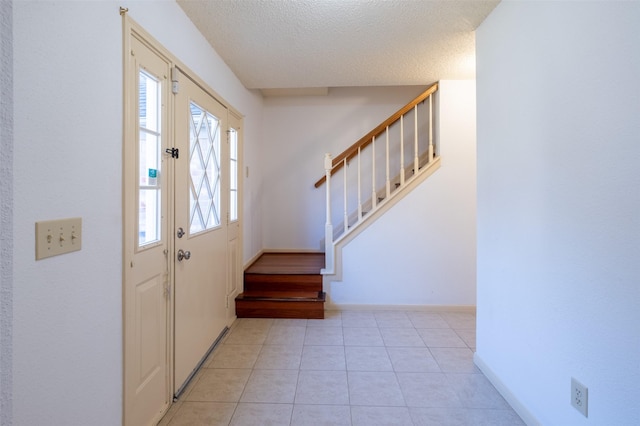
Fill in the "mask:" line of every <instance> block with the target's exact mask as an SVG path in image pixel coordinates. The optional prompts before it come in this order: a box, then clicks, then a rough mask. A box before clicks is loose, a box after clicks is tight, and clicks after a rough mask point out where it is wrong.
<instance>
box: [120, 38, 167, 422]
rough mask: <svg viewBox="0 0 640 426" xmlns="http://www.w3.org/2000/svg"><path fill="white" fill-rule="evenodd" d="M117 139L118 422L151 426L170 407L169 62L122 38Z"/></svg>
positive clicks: (137, 41)
mask: <svg viewBox="0 0 640 426" xmlns="http://www.w3.org/2000/svg"><path fill="white" fill-rule="evenodd" d="M129 41H130V51H129V52H127V53H128V55H127V56H128V58H127V59H128V61H129V62H128V65H129V67H128V72H127V74H126V77H125V78H126V82H127V88H126V91H127V93H128V94H129V98H128V101H127V104H126V106H125V111H126V112H127V120H131V121H128V125H127V127H126V129H127V133H126V134H125V140H124V182H125V185H124V188H125V189H124V216H123V217H124V265H123V269H124V285H123V292H124V308H123V310H124V324H125V327H124V401H125V407H124V423H125V425H136V426H137V425H148V424H155V423H157V422H158V421H159V420H160V418H161V417H162V415H163V414H164V412H165V410H166V409H167V407H168V406H169V404H170V403H171V387H170V384H171V383H170V368H169V366H170V362H171V361H170V351H169V348H170V346H169V341H170V340H169V337H170V332H169V326H170V322H169V321H170V317H169V312H170V311H169V303H170V302H169V301H170V299H169V294H170V289H171V288H170V285H171V282H170V266H171V265H170V260H169V258H168V255H169V244H170V241H171V238H172V237H171V235H170V231H169V222H168V217H169V214H168V213H169V208H168V207H169V197H170V194H169V183H170V180H169V175H170V172H169V168H170V164H169V163H168V162H167V159H166V157H165V155H164V154H163V152H164V150H165V148H166V146H167V144H168V141H169V134H170V130H169V129H170V127H169V120H168V117H169V116H170V114H169V104H170V102H169V96H171V95H170V90H171V89H170V86H169V80H168V78H167V77H168V75H169V71H170V70H171V66H170V63H169V62H168V60H167V58H166V57H164V56H163V55H162V54H160V53H159V52H157V51H156V50H154V49H153V48H151V47H150V46H149V45H147V44H146V43H145V42H143V41H142V40H141V39H139V38H137V37H136V36H135V35H132V36H131V37H130V38H129Z"/></svg>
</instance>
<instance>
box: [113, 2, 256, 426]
mask: <svg viewBox="0 0 640 426" xmlns="http://www.w3.org/2000/svg"><path fill="white" fill-rule="evenodd" d="M122 15H123V68H124V69H123V74H124V75H123V86H124V89H123V99H124V108H123V239H122V241H123V281H122V288H123V406H124V410H123V424H124V425H134V424H135V425H136V426H137V424H140V423H139V420H138V419H135V417H134V415H135V408H136V407H135V406H133V396H132V392H131V387H130V384H131V380H132V378H131V377H130V374H131V365H132V359H131V353H130V346H131V344H130V342H128V341H127V339H128V336H129V337H130V335H131V332H132V330H133V328H134V326H135V324H132V318H131V315H130V312H128V310H129V311H130V310H131V309H130V308H131V304H132V303H133V301H132V300H130V299H131V296H130V294H129V292H128V291H127V285H128V284H129V283H128V281H129V280H130V275H131V274H130V269H131V268H132V266H131V265H133V264H134V263H133V255H134V253H133V249H132V247H133V244H132V241H133V240H134V238H135V231H132V230H135V229H137V228H136V226H137V225H136V223H137V220H138V217H137V213H136V214H133V212H137V210H136V209H137V207H136V206H132V205H131V204H132V201H131V200H132V198H131V194H129V193H130V192H131V191H136V189H132V185H131V183H132V182H134V180H135V179H137V177H136V176H137V175H136V173H137V168H138V165H137V164H136V163H135V161H134V162H133V166H132V164H131V163H132V160H131V159H130V158H128V156H131V155H132V148H131V144H132V141H135V140H136V139H135V138H136V132H137V121H136V114H137V113H136V111H135V110H134V108H133V105H134V102H135V101H134V99H132V97H134V96H135V97H136V98H137V91H136V90H135V89H132V87H133V85H134V84H135V83H134V82H133V81H132V79H133V78H134V75H135V73H134V72H133V71H132V70H133V66H132V63H131V55H132V37H135V38H136V39H138V40H140V41H141V42H142V43H144V44H145V45H146V46H147V47H149V48H150V49H151V50H153V51H154V52H155V53H157V54H158V55H160V56H161V57H163V58H164V59H166V60H167V61H168V64H170V68H169V71H171V69H173V68H175V67H177V68H179V69H180V71H182V72H183V73H184V74H186V75H188V76H189V78H190V79H191V80H193V81H194V82H196V84H198V86H200V87H201V88H202V89H203V90H205V91H206V92H207V93H209V94H210V95H211V96H212V97H213V98H214V99H216V100H217V101H218V102H220V103H222V104H223V105H224V106H225V107H226V108H227V111H228V114H229V118H230V117H234V118H233V120H234V121H233V122H234V123H235V126H236V127H237V128H238V129H240V128H241V125H242V117H243V116H242V114H240V113H239V112H238V111H237V110H235V109H234V108H233V107H232V106H231V105H230V104H229V103H228V102H226V101H225V100H224V99H223V98H222V97H221V96H219V95H218V94H217V93H216V92H215V91H213V90H212V89H211V88H210V87H209V86H208V85H207V84H206V83H204V81H203V80H201V79H200V78H199V77H197V76H196V75H195V73H193V72H192V71H191V70H189V68H188V67H186V66H185V65H183V64H182V63H180V62H179V61H178V60H177V59H176V57H175V56H174V55H172V54H171V53H170V52H169V51H167V50H166V49H165V48H164V47H163V46H162V45H161V44H160V43H159V42H158V41H157V40H155V39H154V38H153V37H152V36H151V35H150V34H149V33H147V32H146V31H145V30H144V29H143V28H142V27H140V26H139V25H138V24H137V23H136V22H135V21H133V20H132V19H131V18H130V17H129V16H128V14H127V13H122ZM136 72H137V71H136ZM167 74H168V75H166V79H167V82H168V84H167V85H166V86H167V87H169V88H170V87H171V73H170V72H168V73H167ZM163 77H164V76H163ZM167 93H168V92H167ZM174 104H175V100H174V95H173V94H169V93H168V101H167V104H166V105H165V106H166V108H167V120H168V123H167V124H168V125H169V126H173V123H174V122H175V111H174ZM230 125H231V124H228V125H227V128H229V127H228V126H230ZM225 130H227V129H225ZM224 133H225V134H226V131H225V132H224ZM167 136H168V138H170V139H168V140H167V141H166V143H165V144H164V145H163V147H162V149H165V146H166V147H171V146H173V145H174V141H173V137H174V131H173V128H170V131H168V132H167ZM185 154H186V153H185ZM238 164H239V167H240V169H239V170H243V169H242V167H243V166H242V164H243V163H242V138H241V136H240V140H239V159H238ZM132 167H133V169H135V170H132ZM163 168H164V170H163V173H167V176H166V178H167V179H173V177H172V176H173V166H172V165H171V162H170V161H165V163H164V166H163ZM241 177H242V173H240V174H239V178H241ZM132 179H133V180H132ZM241 182H242V179H240V182H239V187H238V213H239V217H238V220H239V228H240V237H239V241H238V243H239V246H238V247H237V250H239V252H238V253H239V257H240V259H241V257H242V237H241V235H242V231H241V230H242V206H243V202H242V199H243V196H242V183H241ZM133 186H134V187H135V185H133ZM173 188H174V185H173V182H170V183H169V184H167V185H166V190H165V191H164V193H163V196H166V197H167V202H168V203H169V208H168V215H167V216H168V217H166V218H165V220H166V230H167V232H166V234H165V236H166V238H167V240H166V250H167V256H168V257H167V261H168V262H167V266H166V268H165V271H166V274H167V277H168V282H167V306H168V309H167V313H166V325H167V330H166V332H167V336H166V342H167V348H166V361H167V369H166V370H167V373H166V375H167V377H166V383H167V388H166V390H165V391H164V393H165V396H166V400H167V401H168V403H167V404H165V405H164V408H162V409H161V411H159V412H158V414H157V415H155V416H154V417H153V419H151V420H150V421H149V423H153V424H155V423H157V421H159V420H160V419H161V418H162V416H163V415H164V414H165V413H166V411H167V410H168V409H169V407H170V405H171V399H172V397H173V395H174V393H175V391H176V390H177V389H174V388H173V382H174V378H173V363H174V359H173V353H174V351H173V348H174V341H173V334H174V333H173V327H174V316H173V315H174V300H173V295H174V294H175V276H174V274H175V256H173V257H172V254H173V255H174V254H175V247H174V235H173V234H174V230H175V223H174V219H175V215H174V212H173V207H172V206H174V194H173ZM127 194H129V195H127ZM133 199H135V198H133ZM240 263H241V262H238V264H240ZM163 272H164V271H163ZM238 279H239V280H241V274H240V276H239V277H238ZM240 282H241V281H240ZM240 287H241V284H240V283H236V285H235V288H237V289H240ZM238 291H239V290H238ZM235 293H236V294H237V291H236V292H235ZM236 294H228V295H227V300H226V303H227V304H228V305H231V304H232V303H233V297H235V295H236ZM229 299H230V300H229ZM227 315H228V316H227V326H230V325H231V324H232V323H233V321H234V320H235V309H233V305H231V308H230V309H228V310H227ZM163 356H164V355H163Z"/></svg>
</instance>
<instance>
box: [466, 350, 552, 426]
mask: <svg viewBox="0 0 640 426" xmlns="http://www.w3.org/2000/svg"><path fill="white" fill-rule="evenodd" d="M473 362H474V363H475V364H476V366H477V367H478V368H479V369H480V371H482V373H483V374H484V375H485V377H486V378H487V379H489V381H490V382H491V384H493V386H494V387H495V388H496V390H497V391H498V392H500V394H501V395H502V397H503V398H504V399H505V400H506V401H507V402H508V403H509V405H511V407H512V408H513V410H514V411H515V412H516V413H518V415H519V416H520V418H521V419H522V421H523V422H525V423H526V424H527V426H540V425H541V423H540V422H539V421H538V419H536V417H535V416H534V415H533V414H532V413H531V411H529V410H528V409H527V407H525V406H524V405H523V404H522V403H521V402H520V400H519V399H518V398H517V397H516V396H515V395H514V394H513V393H512V392H511V391H510V390H509V388H507V386H505V384H504V383H503V382H502V380H500V378H499V377H498V376H497V375H496V374H495V373H494V372H493V370H492V369H491V368H490V367H489V366H488V365H487V364H486V363H485V362H484V361H483V360H482V358H480V356H479V355H478V353H477V352H476V353H475V354H473Z"/></svg>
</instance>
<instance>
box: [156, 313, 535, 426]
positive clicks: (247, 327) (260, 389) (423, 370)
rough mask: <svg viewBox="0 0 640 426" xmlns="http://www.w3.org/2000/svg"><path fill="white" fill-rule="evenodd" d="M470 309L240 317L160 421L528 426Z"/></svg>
mask: <svg viewBox="0 0 640 426" xmlns="http://www.w3.org/2000/svg"><path fill="white" fill-rule="evenodd" d="M475 344H476V343H475V316H474V315H473V314H470V313H466V312H439V313H434V312H418V311H327V312H326V318H325V319H324V320H298V319H288V320H287V319H238V320H237V321H236V322H235V323H234V324H233V326H232V327H231V330H230V331H229V332H228V333H227V335H226V336H225V337H224V339H223V340H222V342H221V343H220V344H219V345H218V347H217V348H216V349H215V350H214V351H213V353H212V354H211V355H210V356H209V358H208V359H207V361H206V362H205V364H204V366H203V368H202V369H201V370H200V371H199V372H198V374H197V375H196V376H195V378H194V379H193V381H192V382H191V383H190V384H189V386H188V388H187V389H186V391H185V392H184V393H183V395H182V396H181V397H180V400H179V401H177V402H176V403H174V405H173V406H172V407H171V409H170V410H169V412H168V413H167V415H166V416H165V417H164V418H163V419H162V421H161V422H160V425H166V426H180V425H194V426H197V425H247V426H248V425H259V426H264V425H277V426H280V425H295V426H302V425H313V426H319V425H354V426H359V425H365V426H374V425H386V426H394V425H416V426H418V425H447V426H448V425H473V426H476V425H487V426H499V425H504V426H511V425H524V423H523V422H522V420H521V419H520V417H518V415H517V414H516V413H515V412H514V411H513V409H512V408H511V407H510V406H509V405H508V404H507V402H506V401H505V400H504V399H503V398H502V396H501V395H500V394H499V393H498V392H497V391H496V390H495V388H494V387H493V386H492V385H491V383H490V382H489V381H488V380H487V379H486V378H485V377H484V375H483V374H482V373H481V372H480V370H478V368H477V367H476V366H475V365H474V363H473V351H474V350H475Z"/></svg>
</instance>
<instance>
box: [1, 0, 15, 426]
mask: <svg viewBox="0 0 640 426" xmlns="http://www.w3.org/2000/svg"><path fill="white" fill-rule="evenodd" d="M12 6H13V5H12V3H11V2H8V1H3V2H0V153H1V154H2V155H0V230H2V231H1V232H0V424H1V425H9V424H11V417H12V408H11V403H12V395H11V388H12V381H13V377H12V374H13V373H12V364H13V361H12V359H11V358H12V355H13V339H12V331H13V11H12Z"/></svg>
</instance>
